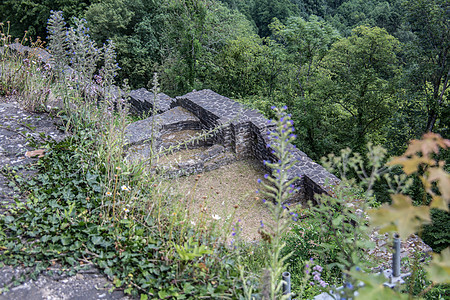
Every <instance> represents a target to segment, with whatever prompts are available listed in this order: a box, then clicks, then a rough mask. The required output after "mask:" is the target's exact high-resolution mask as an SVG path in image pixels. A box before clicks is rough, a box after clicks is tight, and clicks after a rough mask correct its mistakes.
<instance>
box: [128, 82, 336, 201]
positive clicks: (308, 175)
mask: <svg viewBox="0 0 450 300" xmlns="http://www.w3.org/2000/svg"><path fill="white" fill-rule="evenodd" d="M129 101H130V104H131V106H132V108H131V110H132V111H133V112H135V113H138V114H141V115H142V114H151V113H152V112H157V114H155V115H153V116H150V117H149V118H147V119H144V120H140V121H137V122H134V123H132V124H130V125H129V126H128V127H127V128H126V138H127V147H128V149H129V152H131V153H133V152H135V153H139V154H140V155H141V157H144V158H148V157H149V156H150V155H152V154H154V153H157V152H160V151H164V150H165V149H170V148H171V147H172V148H173V147H176V143H174V142H173V141H171V139H170V136H171V135H174V134H177V133H178V134H181V135H182V134H183V133H186V132H188V133H191V134H187V135H186V138H189V137H191V136H195V134H192V133H195V132H211V134H210V135H209V136H207V137H206V138H204V139H195V138H194V139H192V140H190V141H189V142H186V143H184V144H183V146H182V147H186V148H190V149H192V148H200V147H202V148H205V147H206V150H204V151H202V152H201V153H199V154H198V155H196V156H195V158H194V159H190V160H188V161H184V162H179V163H178V164H177V165H176V166H171V167H165V166H163V167H162V168H158V167H157V166H153V168H154V171H155V172H159V173H162V174H165V175H167V176H180V175H187V174H195V173H200V172H205V171H210V170H213V169H216V168H218V167H220V166H223V165H225V164H229V163H231V162H234V161H237V160H241V159H246V158H254V159H256V160H257V161H259V162H261V164H262V165H263V161H265V160H267V161H275V160H277V158H276V157H275V156H274V155H273V154H272V151H273V149H272V148H270V147H268V146H267V145H268V144H269V140H268V133H269V131H271V130H273V129H274V127H275V125H273V124H270V123H269V120H268V119H266V118H265V117H264V116H263V115H262V114H261V113H259V112H257V111H256V110H253V109H248V108H246V107H244V106H243V105H242V104H240V103H238V102H235V101H233V100H231V99H229V98H227V97H224V96H221V95H219V94H217V93H215V92H213V91H211V90H208V89H205V90H201V91H193V92H190V93H188V94H186V95H183V96H179V97H176V98H170V97H169V96H167V95H165V94H163V93H160V94H159V95H158V97H154V95H153V93H151V92H149V91H147V90H145V89H139V90H135V91H131V92H130V100H129ZM150 141H152V143H150ZM289 151H291V153H292V154H293V156H294V159H295V161H296V163H295V165H294V166H293V168H292V169H290V172H289V178H290V179H292V178H296V177H298V179H297V180H296V181H295V182H294V185H295V187H296V188H298V190H299V192H298V193H297V194H296V195H294V197H293V198H292V202H298V201H302V200H313V199H314V194H322V193H329V192H330V191H331V186H332V185H334V184H338V183H339V179H338V178H337V177H336V176H334V175H333V174H331V173H329V172H328V171H327V170H325V168H323V167H322V166H321V165H319V164H317V163H315V162H314V161H312V159H310V158H309V157H308V156H307V155H306V154H305V153H304V152H302V151H300V150H299V149H297V148H296V147H295V146H294V145H290V149H289ZM131 156H133V155H131ZM264 167H265V166H264ZM265 168H266V169H267V167H265ZM268 171H270V170H268Z"/></svg>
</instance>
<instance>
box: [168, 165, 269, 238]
mask: <svg viewBox="0 0 450 300" xmlns="http://www.w3.org/2000/svg"><path fill="white" fill-rule="evenodd" d="M264 174H265V170H264V169H263V168H262V166H261V165H260V164H259V163H258V162H257V161H254V160H243V161H238V162H235V163H232V164H230V165H226V166H223V167H220V168H219V169H216V170H213V171H210V172H207V173H203V174H200V175H201V176H200V177H198V175H192V176H187V177H180V178H177V179H173V180H172V182H171V184H173V185H174V186H175V187H176V188H177V191H178V193H179V194H180V195H181V196H182V198H183V200H184V201H186V203H189V205H190V210H191V216H194V218H195V216H198V215H200V210H201V209H202V208H204V207H206V209H207V212H206V214H207V215H209V216H211V217H212V216H213V215H217V216H219V217H220V218H221V219H220V222H223V223H222V224H224V223H225V220H226V219H227V218H231V217H232V218H233V219H232V222H233V223H235V222H237V221H238V220H241V221H240V224H241V225H240V226H241V228H242V232H241V236H242V237H243V238H244V239H245V240H248V241H252V240H259V239H260V235H259V234H258V229H259V228H260V222H261V221H263V222H264V223H267V222H270V220H271V216H270V213H269V210H268V209H267V207H266V206H265V204H264V203H263V202H262V201H261V199H259V197H258V194H257V193H256V190H257V189H258V188H259V184H258V183H257V180H258V178H264ZM196 179H198V180H196ZM236 206H237V208H235V207H236Z"/></svg>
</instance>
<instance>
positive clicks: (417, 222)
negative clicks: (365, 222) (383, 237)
mask: <svg viewBox="0 0 450 300" xmlns="http://www.w3.org/2000/svg"><path fill="white" fill-rule="evenodd" d="M391 198H392V205H388V204H385V205H383V206H382V207H380V208H378V209H372V210H369V211H368V213H369V216H370V218H371V221H372V225H373V226H380V227H381V230H380V231H381V232H387V231H393V230H395V231H397V232H398V233H399V234H400V236H401V237H402V238H407V237H409V236H410V235H411V234H413V233H415V232H417V230H418V229H419V228H420V227H421V226H422V224H424V223H426V222H430V208H429V207H428V206H413V205H412V200H411V198H410V197H408V196H405V195H402V194H396V195H391Z"/></svg>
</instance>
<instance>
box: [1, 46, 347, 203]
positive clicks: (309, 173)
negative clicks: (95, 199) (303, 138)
mask: <svg viewBox="0 0 450 300" xmlns="http://www.w3.org/2000/svg"><path fill="white" fill-rule="evenodd" d="M9 47H10V48H11V49H12V50H14V51H17V52H20V53H22V54H25V55H28V56H32V57H37V58H39V59H40V60H41V61H42V62H43V63H50V64H52V61H51V55H50V54H49V53H48V52H47V51H45V50H43V49H36V48H33V49H32V48H29V47H26V46H22V45H20V44H12V45H10V46H9ZM5 50H6V49H5V48H3V47H1V48H0V52H3V51H5ZM113 90H114V89H113ZM129 99H130V104H131V112H133V113H135V114H144V113H147V114H149V113H151V112H153V111H156V112H157V113H158V114H157V115H155V116H153V117H152V118H150V119H146V120H142V121H138V122H135V123H133V124H131V125H130V126H129V127H128V128H127V139H128V144H129V146H132V145H138V144H142V143H144V142H145V141H146V140H148V139H149V137H151V138H156V139H160V138H161V136H162V135H164V134H166V133H170V132H174V131H180V130H187V129H195V130H212V129H216V131H215V134H214V136H213V137H212V139H211V140H209V141H207V144H212V143H216V144H221V145H223V147H224V149H225V150H226V151H231V152H233V153H234V156H235V157H236V158H237V159H243V158H247V157H254V158H256V159H258V160H259V161H261V163H262V162H263V161H265V160H267V161H273V160H275V159H276V158H275V157H274V155H273V154H272V151H273V149H271V148H270V147H267V144H268V140H267V134H268V132H269V131H270V130H271V129H273V125H271V124H269V120H267V119H266V118H265V117H264V116H263V115H261V114H260V113H259V112H257V111H256V110H251V109H248V108H245V107H244V106H243V105H242V104H240V103H238V102H235V101H233V100H231V99H229V98H227V97H224V96H221V95H219V94H217V93H215V92H213V91H211V90H202V91H193V92H191V93H188V94H186V95H184V96H179V97H176V99H173V98H171V97H169V96H167V95H166V94H164V93H160V94H158V97H156V98H155V97H154V95H153V93H151V92H149V91H147V90H146V89H145V88H141V89H138V90H134V91H131V92H130V94H129ZM153 105H155V107H153ZM181 108H184V109H185V110H182V109H181ZM153 118H155V119H153ZM155 124H156V125H155ZM152 125H154V126H155V127H158V128H155V129H152ZM155 131H156V132H157V133H156V135H157V136H156V137H155V136H154V133H155ZM290 151H291V153H292V154H293V156H294V159H295V161H296V163H295V165H294V166H293V168H292V169H291V170H290V174H289V177H290V178H298V179H297V180H296V181H295V182H294V185H295V186H296V187H298V188H300V192H299V194H298V195H296V196H295V197H294V198H302V199H314V195H315V194H318V193H319V194H320V193H329V192H330V191H331V186H332V185H333V184H337V183H339V179H338V178H337V177H335V176H334V175H332V174H331V173H329V172H327V171H326V170H325V169H324V168H323V167H322V166H321V165H319V164H317V163H315V162H313V161H312V160H311V159H310V158H309V157H308V156H307V155H306V154H305V153H303V152H302V151H300V150H299V149H296V148H295V147H294V146H293V145H292V146H291V147H290ZM268 171H270V170H268Z"/></svg>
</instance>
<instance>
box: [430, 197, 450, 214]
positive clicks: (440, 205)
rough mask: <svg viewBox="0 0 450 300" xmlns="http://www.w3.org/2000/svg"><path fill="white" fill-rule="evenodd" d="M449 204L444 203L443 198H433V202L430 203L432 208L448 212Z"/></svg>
mask: <svg viewBox="0 0 450 300" xmlns="http://www.w3.org/2000/svg"><path fill="white" fill-rule="evenodd" d="M448 204H449V203H448V201H444V198H442V197H441V196H433V201H431V203H430V208H437V209H442V210H445V211H447V212H448V211H449V209H448Z"/></svg>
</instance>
